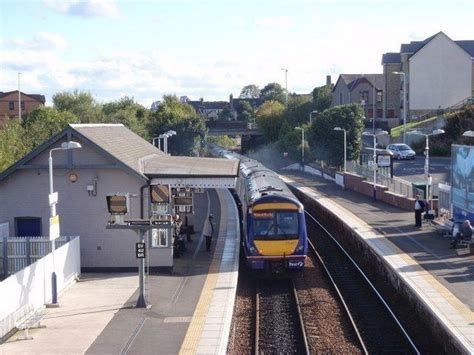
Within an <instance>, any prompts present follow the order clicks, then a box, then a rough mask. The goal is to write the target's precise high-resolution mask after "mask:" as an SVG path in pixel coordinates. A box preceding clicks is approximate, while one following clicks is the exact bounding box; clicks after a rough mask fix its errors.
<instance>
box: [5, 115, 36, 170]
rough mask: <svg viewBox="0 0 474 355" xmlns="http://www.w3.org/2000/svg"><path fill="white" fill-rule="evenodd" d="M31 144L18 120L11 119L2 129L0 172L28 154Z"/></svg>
mask: <svg viewBox="0 0 474 355" xmlns="http://www.w3.org/2000/svg"><path fill="white" fill-rule="evenodd" d="M30 150H31V144H30V142H29V141H28V140H26V139H25V129H24V128H23V126H22V125H21V123H19V122H18V120H9V121H7V122H6V123H5V125H4V126H3V127H2V128H1V129H0V172H1V171H3V170H5V169H7V168H8V167H9V166H10V165H12V164H14V163H15V162H16V161H17V160H19V159H20V158H21V157H23V156H25V155H26V154H28V152H29V151H30Z"/></svg>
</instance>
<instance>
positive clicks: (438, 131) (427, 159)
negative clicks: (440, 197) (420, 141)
mask: <svg viewBox="0 0 474 355" xmlns="http://www.w3.org/2000/svg"><path fill="white" fill-rule="evenodd" d="M443 133H445V132H444V130H442V129H435V130H434V131H433V132H431V133H423V132H421V131H418V130H414V131H410V132H408V134H414V135H418V136H424V137H425V176H426V199H427V201H428V206H429V209H430V210H431V197H430V196H431V194H430V190H429V186H430V185H431V175H430V141H429V137H430V136H437V135H439V134H443Z"/></svg>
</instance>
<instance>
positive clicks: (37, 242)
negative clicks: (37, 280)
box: [0, 236, 76, 277]
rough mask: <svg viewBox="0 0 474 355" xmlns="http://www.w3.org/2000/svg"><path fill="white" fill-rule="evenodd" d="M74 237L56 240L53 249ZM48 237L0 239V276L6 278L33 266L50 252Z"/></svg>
mask: <svg viewBox="0 0 474 355" xmlns="http://www.w3.org/2000/svg"><path fill="white" fill-rule="evenodd" d="M74 238H76V237H70V236H64V237H60V238H58V239H56V242H55V247H56V248H55V249H58V248H59V247H61V246H63V245H64V244H66V243H68V242H69V241H70V240H72V239H74ZM51 245H52V243H51V241H50V240H49V237H44V236H39V237H13V238H9V237H3V238H0V276H2V275H3V277H7V276H8V275H11V274H14V273H15V272H18V271H20V270H22V269H24V268H26V267H27V266H28V265H31V264H33V263H34V262H36V261H37V260H39V259H41V258H42V257H44V256H45V255H47V254H49V253H50V252H51Z"/></svg>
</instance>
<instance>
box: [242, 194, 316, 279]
mask: <svg viewBox="0 0 474 355" xmlns="http://www.w3.org/2000/svg"><path fill="white" fill-rule="evenodd" d="M247 222H248V223H247V241H246V248H245V249H246V251H245V252H246V258H247V265H248V267H249V268H250V269H253V270H261V271H264V272H265V273H270V274H280V273H283V272H285V271H296V270H301V269H303V267H304V262H305V259H306V252H307V247H308V244H307V236H306V223H305V218H304V210H303V206H302V205H301V203H300V202H299V201H297V200H293V199H291V198H287V197H284V196H275V195H273V196H264V197H261V198H259V199H258V200H257V201H254V203H253V204H252V206H251V207H250V208H249V209H248V213H247Z"/></svg>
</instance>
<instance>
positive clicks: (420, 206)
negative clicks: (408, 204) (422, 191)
mask: <svg viewBox="0 0 474 355" xmlns="http://www.w3.org/2000/svg"><path fill="white" fill-rule="evenodd" d="M424 210H425V203H424V202H423V200H421V199H420V195H416V200H415V227H421V214H422V213H423V211H424Z"/></svg>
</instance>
